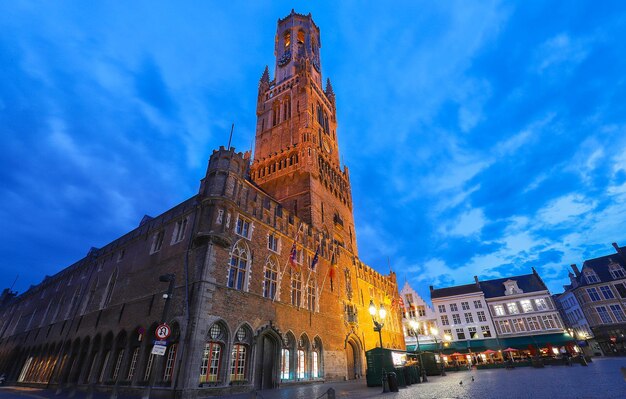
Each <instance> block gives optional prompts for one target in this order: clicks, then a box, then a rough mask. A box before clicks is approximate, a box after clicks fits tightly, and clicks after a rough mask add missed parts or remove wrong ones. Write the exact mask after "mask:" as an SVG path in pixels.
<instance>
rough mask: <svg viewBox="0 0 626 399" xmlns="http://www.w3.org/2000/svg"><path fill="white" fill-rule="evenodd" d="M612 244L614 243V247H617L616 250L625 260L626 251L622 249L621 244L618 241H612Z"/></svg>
mask: <svg viewBox="0 0 626 399" xmlns="http://www.w3.org/2000/svg"><path fill="white" fill-rule="evenodd" d="M611 245H613V248H615V251H617V253H618V254H620V256H621V257H622V259H623V260H624V261H626V254H625V253H624V251H622V249H621V248H620V247H619V245H617V243H616V242H614V243H612V244H611Z"/></svg>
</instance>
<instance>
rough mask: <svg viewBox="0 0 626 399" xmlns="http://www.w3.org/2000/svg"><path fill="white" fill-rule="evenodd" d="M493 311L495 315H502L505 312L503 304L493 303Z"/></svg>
mask: <svg viewBox="0 0 626 399" xmlns="http://www.w3.org/2000/svg"><path fill="white" fill-rule="evenodd" d="M493 312H494V313H495V314H496V316H504V315H505V314H506V313H505V312H504V306H502V305H494V306H493Z"/></svg>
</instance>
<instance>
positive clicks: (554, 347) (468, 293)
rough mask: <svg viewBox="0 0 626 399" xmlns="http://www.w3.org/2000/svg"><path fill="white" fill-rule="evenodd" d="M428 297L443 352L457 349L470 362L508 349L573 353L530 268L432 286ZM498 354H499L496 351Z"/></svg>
mask: <svg viewBox="0 0 626 399" xmlns="http://www.w3.org/2000/svg"><path fill="white" fill-rule="evenodd" d="M431 300H432V303H433V308H434V309H435V311H436V313H437V323H438V324H439V330H440V331H441V332H442V333H441V334H442V336H444V337H445V336H448V337H449V338H450V341H451V342H450V343H449V344H448V345H444V348H445V349H444V353H448V354H449V353H451V352H460V353H463V354H466V355H467V356H468V358H467V360H468V361H470V360H471V361H472V362H476V361H479V362H480V361H484V360H486V359H487V358H486V357H485V356H482V357H481V358H478V357H477V356H476V354H477V353H478V352H483V351H485V350H494V351H501V350H503V349H505V348H509V347H510V348H513V349H516V350H518V351H519V352H522V351H523V352H530V353H532V354H538V351H539V350H542V351H543V353H544V354H549V355H551V354H555V352H557V351H565V350H567V351H569V352H570V353H574V352H575V351H576V350H578V348H575V347H574V339H573V338H572V337H571V336H570V335H569V334H568V333H567V332H566V331H565V328H564V325H563V322H562V320H561V317H560V314H559V312H558V309H557V308H556V306H555V304H554V302H553V300H552V298H551V296H550V292H549V291H548V289H547V287H546V285H545V284H544V283H543V281H542V280H541V278H540V277H539V275H538V274H537V272H536V271H535V269H534V268H533V273H532V274H526V275H520V276H512V277H506V278H501V279H494V280H479V279H478V277H474V283H473V284H466V285H459V286H454V287H446V288H439V289H434V288H433V287H432V286H431ZM498 356H501V355H498Z"/></svg>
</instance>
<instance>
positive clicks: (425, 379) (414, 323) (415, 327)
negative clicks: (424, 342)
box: [409, 320, 428, 382]
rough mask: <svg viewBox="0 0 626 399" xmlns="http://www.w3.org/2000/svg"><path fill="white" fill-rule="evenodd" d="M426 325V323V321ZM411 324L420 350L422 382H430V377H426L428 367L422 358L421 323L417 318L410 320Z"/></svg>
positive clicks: (418, 350)
mask: <svg viewBox="0 0 626 399" xmlns="http://www.w3.org/2000/svg"><path fill="white" fill-rule="evenodd" d="M424 325H426V323H424ZM409 326H411V331H413V335H414V336H415V342H416V345H417V346H416V349H417V352H418V356H419V359H420V369H421V370H422V382H428V377H426V368H425V367H424V361H423V360H422V350H421V349H420V336H419V335H420V333H419V327H420V323H418V322H417V321H415V320H411V321H410V322H409Z"/></svg>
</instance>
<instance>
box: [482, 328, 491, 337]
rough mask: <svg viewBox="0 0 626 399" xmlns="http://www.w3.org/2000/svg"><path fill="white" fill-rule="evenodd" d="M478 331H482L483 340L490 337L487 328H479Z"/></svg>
mask: <svg viewBox="0 0 626 399" xmlns="http://www.w3.org/2000/svg"><path fill="white" fill-rule="evenodd" d="M480 330H481V331H482V333H483V337H484V338H490V337H491V331H490V330H489V326H480Z"/></svg>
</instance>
